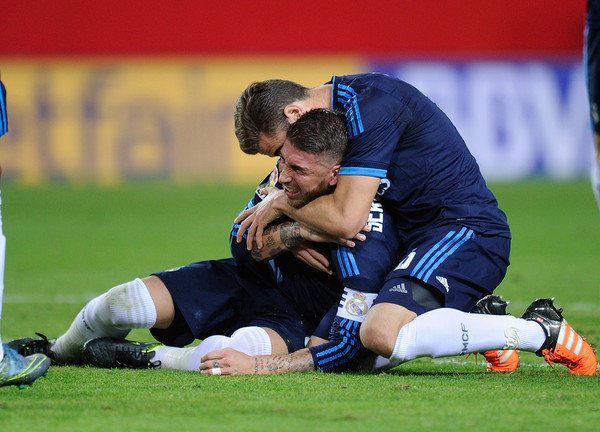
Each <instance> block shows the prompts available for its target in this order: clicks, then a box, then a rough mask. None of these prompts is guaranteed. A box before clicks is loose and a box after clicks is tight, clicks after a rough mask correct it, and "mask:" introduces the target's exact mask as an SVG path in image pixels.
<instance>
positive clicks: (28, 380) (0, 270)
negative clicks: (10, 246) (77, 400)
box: [0, 80, 50, 387]
mask: <svg viewBox="0 0 600 432" xmlns="http://www.w3.org/2000/svg"><path fill="white" fill-rule="evenodd" d="M6 132H8V116H7V112H6V88H5V87H4V84H3V83H2V81H1V80H0V136H2V135H4V134H5V133H6ZM1 175H2V168H1V167H0V176H1ZM1 203H2V200H1V198H0V205H1ZM5 252H6V238H5V237H4V234H3V232H2V214H1V213H0V319H1V318H2V295H3V293H4V257H5ZM49 366H50V360H49V359H48V358H47V357H46V356H45V355H42V354H34V355H31V356H27V357H24V356H22V355H20V354H18V353H17V352H16V351H15V350H13V349H12V348H10V347H8V346H6V345H3V344H2V339H0V387H2V386H11V385H16V386H21V387H22V386H24V385H26V384H32V383H33V382H34V381H35V380H36V379H37V378H39V377H40V376H42V375H43V374H45V373H46V371H47V370H48V367H49Z"/></svg>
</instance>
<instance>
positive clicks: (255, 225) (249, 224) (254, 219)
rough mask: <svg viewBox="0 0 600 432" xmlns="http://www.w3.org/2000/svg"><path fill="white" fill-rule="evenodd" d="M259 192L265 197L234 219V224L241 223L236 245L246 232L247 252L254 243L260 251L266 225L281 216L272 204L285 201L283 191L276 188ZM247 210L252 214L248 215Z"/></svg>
mask: <svg viewBox="0 0 600 432" xmlns="http://www.w3.org/2000/svg"><path fill="white" fill-rule="evenodd" d="M261 192H262V193H266V195H267V197H266V198H265V199H264V200H262V201H261V202H260V203H258V204H257V205H255V206H254V207H252V208H251V209H248V210H246V211H244V212H242V213H241V214H240V215H239V216H238V217H237V218H236V219H235V223H240V222H241V224H240V229H239V231H238V233H237V236H236V240H237V242H238V243H241V242H242V240H243V238H244V233H246V230H248V231H247V237H246V247H247V248H248V250H252V247H253V245H254V242H256V247H257V248H258V249H262V247H263V242H262V235H263V231H264V230H265V228H266V227H267V225H269V224H270V223H271V222H273V221H274V220H275V219H277V218H279V217H281V216H282V213H281V212H280V211H278V210H275V208H274V207H273V206H274V203H275V202H276V200H278V199H283V200H285V199H286V198H285V193H284V191H283V190H280V189H277V188H264V189H261ZM249 210H252V212H251V213H250V212H249Z"/></svg>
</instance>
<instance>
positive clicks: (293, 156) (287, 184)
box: [279, 141, 339, 208]
mask: <svg viewBox="0 0 600 432" xmlns="http://www.w3.org/2000/svg"><path fill="white" fill-rule="evenodd" d="M280 157H281V159H280V162H279V182H280V183H281V184H282V185H283V187H284V191H285V195H286V196H287V199H288V201H289V203H290V205H291V206H292V207H295V208H298V207H302V206H303V205H305V204H307V203H308V202H310V201H312V200H313V199H315V198H317V197H319V196H321V195H324V194H326V193H329V192H331V190H332V189H333V187H334V186H335V184H336V183H337V168H338V167H339V165H334V166H329V165H328V164H326V163H325V162H324V161H322V160H321V159H320V158H319V157H318V156H316V155H314V154H310V153H305V152H303V151H300V150H298V149H297V148H296V147H294V146H293V145H292V144H291V143H290V142H289V141H285V143H284V144H283V147H282V148H281V153H280Z"/></svg>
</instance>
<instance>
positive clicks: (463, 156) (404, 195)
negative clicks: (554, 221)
mask: <svg viewBox="0 0 600 432" xmlns="http://www.w3.org/2000/svg"><path fill="white" fill-rule="evenodd" d="M329 84H332V85H333V89H332V101H331V104H332V108H333V109H336V110H341V111H344V112H345V113H346V119H347V123H348V132H349V134H350V143H349V150H348V153H347V155H346V157H344V160H343V161H342V167H341V169H340V172H339V173H340V175H363V176H374V177H380V178H381V179H382V180H381V184H380V187H379V190H378V195H379V198H380V200H381V202H382V203H383V204H384V206H385V207H386V208H387V209H388V211H391V212H393V213H394V216H395V217H396V219H397V222H398V228H399V230H400V232H401V233H411V234H416V235H418V234H419V233H420V232H423V231H424V230H426V229H428V228H429V227H431V226H437V225H443V224H446V223H459V224H461V225H464V226H466V227H468V228H471V229H473V230H475V231H476V232H478V233H481V234H486V235H501V236H505V237H510V230H509V228H508V224H507V221H506V216H505V214H504V213H503V212H502V211H501V210H500V209H499V208H498V205H497V201H496V199H495V197H494V195H493V194H492V192H491V191H490V190H489V189H488V188H487V186H486V184H485V181H484V179H483V177H482V175H481V172H480V170H479V166H478V165H477V162H476V161H475V158H474V157H473V156H472V154H471V153H470V152H469V150H468V148H467V146H466V144H465V142H464V140H463V139H462V138H461V136H460V134H459V133H458V131H457V130H456V128H455V127H454V125H453V124H452V122H451V121H450V120H449V119H448V117H447V116H446V115H445V114H444V113H443V112H442V110H440V109H439V108H438V107H437V106H436V105H435V104H434V103H433V102H432V101H430V100H429V99H428V98H427V97H426V96H425V95H423V94H422V93H421V92H420V91H418V90H417V89H416V88H414V87H413V86H411V85H410V84H408V83H406V82H404V81H401V80H399V79H396V78H392V77H390V76H388V75H384V74H379V73H369V74H360V75H348V76H339V77H338V76H334V77H333V78H332V80H331V81H330V82H329Z"/></svg>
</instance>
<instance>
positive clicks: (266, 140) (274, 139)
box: [258, 132, 285, 157]
mask: <svg viewBox="0 0 600 432" xmlns="http://www.w3.org/2000/svg"><path fill="white" fill-rule="evenodd" d="M284 141H285V132H276V133H274V134H273V135H266V134H264V133H262V132H261V134H260V135H259V139H258V150H259V152H260V154H264V155H267V156H271V157H272V156H279V152H280V151H281V147H282V146H283V142H284Z"/></svg>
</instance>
